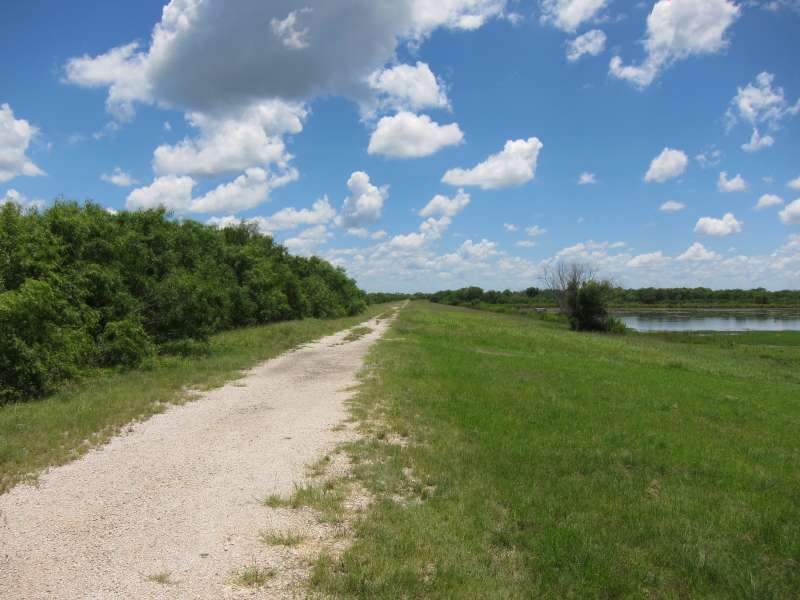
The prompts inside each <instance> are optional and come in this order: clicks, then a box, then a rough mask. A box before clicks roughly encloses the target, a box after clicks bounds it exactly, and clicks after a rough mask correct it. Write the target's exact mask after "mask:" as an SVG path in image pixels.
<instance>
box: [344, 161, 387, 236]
mask: <svg viewBox="0 0 800 600" xmlns="http://www.w3.org/2000/svg"><path fill="white" fill-rule="evenodd" d="M347 188H348V189H349V190H350V196H348V197H347V198H345V201H344V204H343V205H342V210H341V214H340V216H339V218H338V219H337V224H338V225H339V226H341V227H344V228H352V227H361V226H363V225H370V224H372V223H375V222H376V221H377V220H378V219H379V218H380V216H381V212H382V211H383V203H384V202H385V201H386V199H387V198H388V197H389V188H388V186H383V187H378V186H376V185H374V184H373V183H372V182H370V180H369V175H367V174H366V173H364V172H363V171H356V172H354V173H353V174H352V175H350V178H349V179H348V180H347Z"/></svg>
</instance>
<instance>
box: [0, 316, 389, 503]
mask: <svg viewBox="0 0 800 600" xmlns="http://www.w3.org/2000/svg"><path fill="white" fill-rule="evenodd" d="M385 310H387V306H386V305H376V306H371V307H369V308H368V309H367V312H366V313H364V314H362V315H358V316H355V317H347V318H343V319H331V320H316V319H306V320H303V321H290V322H285V323H275V324H272V325H267V326H263V327H254V328H248V329H239V330H235V331H228V332H224V333H221V334H219V335H216V336H214V337H212V338H211V343H210V354H209V355H208V356H199V357H191V358H182V357H177V356H171V357H161V358H159V359H157V360H156V361H155V362H153V364H151V365H150V366H149V367H148V368H144V369H138V370H133V371H127V372H120V371H113V370H107V371H101V372H99V373H97V374H95V375H93V376H91V377H86V378H84V379H83V380H81V381H78V382H73V383H71V384H68V385H66V386H65V387H64V388H63V389H62V390H61V391H60V392H59V393H56V394H54V395H53V396H50V397H48V398H44V399H41V400H34V401H31V402H24V403H18V404H8V405H3V406H0V493H3V492H5V491H6V490H8V489H9V488H10V487H12V486H13V485H14V484H16V483H18V482H19V481H22V480H24V479H32V478H34V477H35V476H36V475H37V474H38V473H39V472H41V471H42V470H43V469H45V468H46V467H48V466H51V465H59V464H63V463H65V462H68V461H69V460H72V459H74V458H76V457H78V456H80V455H81V454H83V453H84V452H86V451H87V450H88V449H89V448H91V447H92V446H96V445H98V444H102V443H104V442H105V441H107V440H108V439H109V438H110V437H111V436H113V435H114V434H116V433H117V432H119V431H120V430H121V428H123V427H124V426H125V425H126V424H128V423H130V422H132V421H135V420H138V419H144V418H147V417H149V416H151V415H153V414H155V413H158V412H161V411H162V410H163V409H164V407H165V406H166V405H167V404H169V403H173V402H181V401H184V400H186V399H190V398H191V396H192V394H190V393H188V392H187V391H186V390H188V389H193V390H202V389H209V388H212V387H216V386H219V385H222V384H223V383H225V382H226V381H229V380H231V379H235V378H236V377H238V376H239V373H240V371H241V370H242V369H244V368H248V367H251V366H253V365H255V364H258V363H259V362H261V361H263V360H266V359H268V358H272V357H274V356H277V355H278V354H280V353H282V352H284V351H286V350H288V349H290V348H293V347H295V346H298V345H300V344H303V343H306V342H310V341H312V340H314V339H316V338H319V337H321V336H324V335H328V334H331V333H335V332H336V331H341V330H342V329H347V328H350V327H352V326H353V325H356V324H358V323H361V322H363V321H365V320H367V319H368V318H370V317H373V316H375V315H377V314H380V313H381V312H384V311H385Z"/></svg>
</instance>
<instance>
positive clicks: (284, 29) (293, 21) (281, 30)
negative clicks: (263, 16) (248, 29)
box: [269, 8, 312, 50]
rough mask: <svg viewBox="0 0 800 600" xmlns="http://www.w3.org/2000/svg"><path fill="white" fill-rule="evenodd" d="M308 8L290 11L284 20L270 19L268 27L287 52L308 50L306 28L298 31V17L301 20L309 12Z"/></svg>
mask: <svg viewBox="0 0 800 600" xmlns="http://www.w3.org/2000/svg"><path fill="white" fill-rule="evenodd" d="M311 10H312V9H310V8H301V9H299V10H293V11H291V12H290V13H289V14H288V15H287V16H286V18H285V19H278V18H277V17H273V18H272V19H270V22H269V25H270V27H271V28H272V33H273V34H274V35H275V36H276V37H277V38H278V39H279V40H280V41H281V43H282V44H283V45H284V46H285V47H286V48H288V49H289V50H302V49H303V48H308V45H309V44H308V40H307V37H308V28H305V29H298V23H297V21H298V17H299V18H300V19H302V18H303V15H306V14H308V13H310V12H311Z"/></svg>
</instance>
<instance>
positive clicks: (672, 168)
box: [644, 148, 689, 183]
mask: <svg viewBox="0 0 800 600" xmlns="http://www.w3.org/2000/svg"><path fill="white" fill-rule="evenodd" d="M688 165H689V158H688V157H687V156H686V153H685V152H683V151H682V150H673V149H672V148H664V149H663V150H662V151H661V154H659V155H658V156H656V157H655V158H654V159H653V160H652V162H651V163H650V168H649V169H647V173H645V176H644V180H645V181H647V182H652V181H657V182H658V183H664V182H665V181H667V180H668V179H672V178H674V177H678V176H679V175H682V174H683V173H684V171H686V167H687V166H688Z"/></svg>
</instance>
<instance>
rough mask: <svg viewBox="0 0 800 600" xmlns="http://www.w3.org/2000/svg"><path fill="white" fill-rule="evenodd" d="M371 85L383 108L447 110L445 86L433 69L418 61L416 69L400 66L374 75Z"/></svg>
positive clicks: (370, 81) (371, 78)
mask: <svg viewBox="0 0 800 600" xmlns="http://www.w3.org/2000/svg"><path fill="white" fill-rule="evenodd" d="M369 85H370V87H371V88H372V89H373V90H375V92H376V93H377V94H378V95H379V96H380V101H381V104H382V105H383V106H386V107H391V108H395V109H398V110H421V109H423V108H448V107H449V105H450V103H449V101H448V100H447V94H446V93H445V90H444V86H443V85H442V83H441V82H440V81H439V80H438V79H437V78H436V76H435V75H434V74H433V72H432V71H431V68H430V67H429V66H428V65H427V64H426V63H424V62H420V61H417V64H416V66H411V65H397V66H394V67H387V68H385V69H380V70H378V71H375V72H374V73H372V74H371V75H370V76H369Z"/></svg>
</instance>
